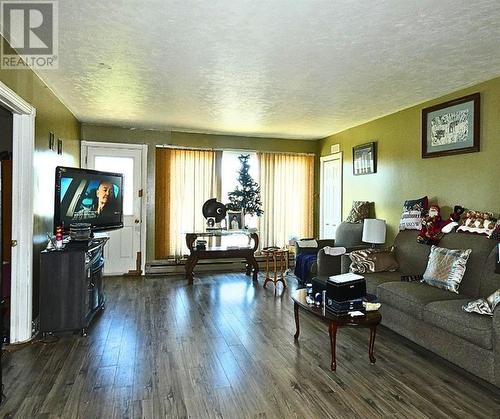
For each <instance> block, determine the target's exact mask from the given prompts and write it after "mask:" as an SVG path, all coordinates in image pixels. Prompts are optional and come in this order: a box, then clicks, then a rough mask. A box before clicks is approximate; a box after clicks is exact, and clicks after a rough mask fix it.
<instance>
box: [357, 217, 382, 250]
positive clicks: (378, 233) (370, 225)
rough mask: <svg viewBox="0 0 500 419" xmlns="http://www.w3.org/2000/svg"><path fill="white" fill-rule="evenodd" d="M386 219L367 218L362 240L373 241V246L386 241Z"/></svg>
mask: <svg viewBox="0 0 500 419" xmlns="http://www.w3.org/2000/svg"><path fill="white" fill-rule="evenodd" d="M385 230H386V229H385V220H378V219H376V218H366V219H365V221H364V223H363V237H362V238H361V240H362V241H364V242H365V243H371V245H372V247H375V245H376V244H383V243H385Z"/></svg>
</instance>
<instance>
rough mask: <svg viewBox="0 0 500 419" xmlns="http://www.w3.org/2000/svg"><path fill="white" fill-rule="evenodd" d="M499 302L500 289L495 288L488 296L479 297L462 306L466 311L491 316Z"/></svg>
mask: <svg viewBox="0 0 500 419" xmlns="http://www.w3.org/2000/svg"><path fill="white" fill-rule="evenodd" d="M499 304H500V289H498V290H496V291H495V292H494V293H493V294H491V295H490V296H489V297H488V298H486V299H485V298H479V299H477V300H475V301H471V302H470V303H467V304H465V305H464V306H463V307H462V308H463V309H464V310H465V311H467V312H468V313H478V314H485V315H487V316H493V312H494V311H495V307H496V306H497V305H499Z"/></svg>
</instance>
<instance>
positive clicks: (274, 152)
mask: <svg viewBox="0 0 500 419" xmlns="http://www.w3.org/2000/svg"><path fill="white" fill-rule="evenodd" d="M156 148H176V149H178V150H198V151H232V152H237V153H245V152H246V153H270V154H295V155H299V156H315V157H316V154H315V153H304V152H300V151H299V152H295V151H260V150H251V149H246V148H213V147H212V148H211V147H187V146H181V145H176V144H158V145H156Z"/></svg>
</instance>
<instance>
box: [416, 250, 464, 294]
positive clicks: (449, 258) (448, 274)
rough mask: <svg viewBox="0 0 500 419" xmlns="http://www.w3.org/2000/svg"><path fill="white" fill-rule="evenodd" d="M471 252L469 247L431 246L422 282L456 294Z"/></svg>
mask: <svg viewBox="0 0 500 419" xmlns="http://www.w3.org/2000/svg"><path fill="white" fill-rule="evenodd" d="M471 252H472V250H471V249H466V250H461V249H457V250H451V249H445V248H444V247H437V246H432V247H431V253H430V255H429V261H428V262H427V268H426V270H425V272H424V279H423V280H422V282H425V283H427V284H429V285H432V286H433V287H437V288H442V289H445V290H448V291H451V292H454V293H457V294H458V287H459V286H460V282H462V278H463V277H464V274H465V268H466V264H467V260H468V259H469V255H470V254H471Z"/></svg>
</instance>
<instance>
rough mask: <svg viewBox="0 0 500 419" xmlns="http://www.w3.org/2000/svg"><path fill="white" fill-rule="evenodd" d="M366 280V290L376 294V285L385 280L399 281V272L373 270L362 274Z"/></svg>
mask: <svg viewBox="0 0 500 419" xmlns="http://www.w3.org/2000/svg"><path fill="white" fill-rule="evenodd" d="M363 276H364V277H365V280H366V292H367V293H368V294H375V295H377V287H378V286H379V285H380V284H383V283H385V282H400V281H401V274H400V273H399V272H375V273H366V274H363Z"/></svg>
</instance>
